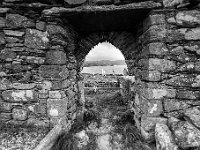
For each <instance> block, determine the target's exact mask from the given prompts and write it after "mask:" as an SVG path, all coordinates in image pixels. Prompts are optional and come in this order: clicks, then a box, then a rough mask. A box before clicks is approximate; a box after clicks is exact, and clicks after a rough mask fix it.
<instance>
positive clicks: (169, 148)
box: [155, 123, 179, 150]
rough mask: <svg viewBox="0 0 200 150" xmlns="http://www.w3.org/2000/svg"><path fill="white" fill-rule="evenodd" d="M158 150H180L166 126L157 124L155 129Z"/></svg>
mask: <svg viewBox="0 0 200 150" xmlns="http://www.w3.org/2000/svg"><path fill="white" fill-rule="evenodd" d="M155 139H156V147H157V150H179V148H178V146H177V145H176V144H175V141H174V140H173V136H172V133H171V131H170V130H169V128H168V126H167V125H166V124H161V123H157V124H156V127H155Z"/></svg>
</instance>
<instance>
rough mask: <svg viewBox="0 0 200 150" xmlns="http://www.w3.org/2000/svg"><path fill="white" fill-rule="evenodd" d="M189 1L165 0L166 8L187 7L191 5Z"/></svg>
mask: <svg viewBox="0 0 200 150" xmlns="http://www.w3.org/2000/svg"><path fill="white" fill-rule="evenodd" d="M188 2H189V1H188V0H163V5H164V7H175V6H181V5H182V6H186V5H189V3H188Z"/></svg>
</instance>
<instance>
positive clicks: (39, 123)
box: [26, 118, 49, 127]
mask: <svg viewBox="0 0 200 150" xmlns="http://www.w3.org/2000/svg"><path fill="white" fill-rule="evenodd" d="M26 124H27V125H28V126H32V125H33V126H36V127H49V120H48V119H38V118H29V119H28V120H27V122H26Z"/></svg>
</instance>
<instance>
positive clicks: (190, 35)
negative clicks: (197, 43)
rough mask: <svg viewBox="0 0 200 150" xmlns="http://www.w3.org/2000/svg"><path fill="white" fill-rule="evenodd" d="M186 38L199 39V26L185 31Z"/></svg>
mask: <svg viewBox="0 0 200 150" xmlns="http://www.w3.org/2000/svg"><path fill="white" fill-rule="evenodd" d="M185 39H186V40H200V28H193V29H190V30H188V31H187V32H186V33H185Z"/></svg>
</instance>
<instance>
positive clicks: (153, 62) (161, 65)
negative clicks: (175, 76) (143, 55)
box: [138, 58, 176, 72]
mask: <svg viewBox="0 0 200 150" xmlns="http://www.w3.org/2000/svg"><path fill="white" fill-rule="evenodd" d="M138 65H139V66H141V67H144V68H146V69H149V70H157V71H160V72H169V71H173V70H175V69H176V64H175V62H174V61H171V60H167V59H159V58H150V59H141V60H140V61H139V62H138Z"/></svg>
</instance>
